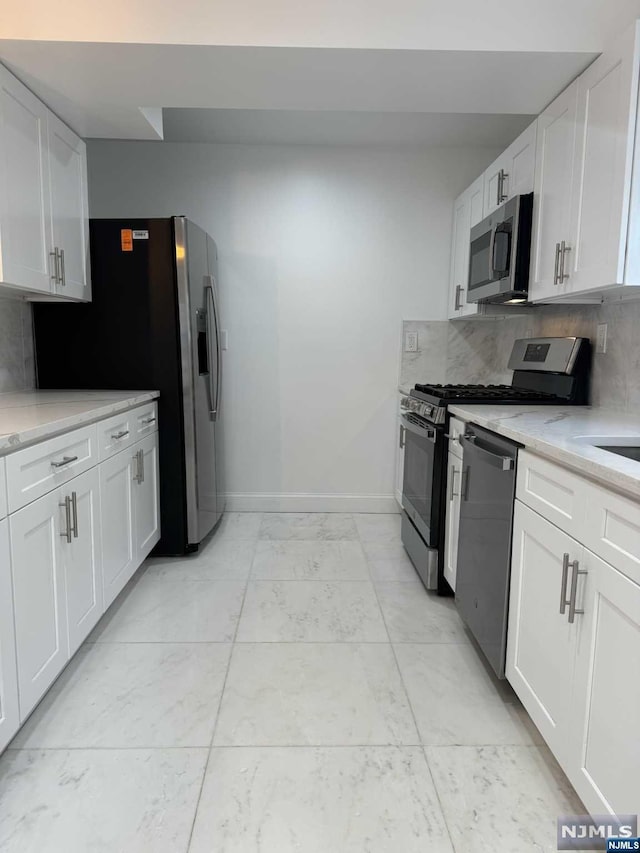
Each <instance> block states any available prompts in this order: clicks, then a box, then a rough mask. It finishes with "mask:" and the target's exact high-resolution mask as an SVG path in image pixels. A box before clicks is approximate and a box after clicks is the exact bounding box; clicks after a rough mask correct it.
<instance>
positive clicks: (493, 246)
mask: <svg viewBox="0 0 640 853" xmlns="http://www.w3.org/2000/svg"><path fill="white" fill-rule="evenodd" d="M497 231H498V226H497V225H494V226H493V228H492V229H491V239H490V240H489V278H490V279H493V270H494V266H493V256H494V253H495V251H496V233H497Z"/></svg>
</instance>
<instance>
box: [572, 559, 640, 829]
mask: <svg viewBox="0 0 640 853" xmlns="http://www.w3.org/2000/svg"><path fill="white" fill-rule="evenodd" d="M581 568H582V569H583V570H585V571H586V572H587V574H586V575H582V576H580V577H579V588H578V596H577V605H578V608H579V609H583V610H584V614H582V615H576V617H575V620H576V621H575V623H574V627H575V628H576V630H577V632H578V644H577V657H576V666H575V684H574V706H573V712H572V719H573V725H572V727H571V731H572V732H574V733H575V735H576V743H575V747H574V749H575V758H574V760H573V761H572V762H571V764H570V765H569V767H568V770H567V772H568V774H569V777H570V779H571V782H572V784H573V785H574V787H575V789H576V791H577V792H578V795H579V796H580V798H581V799H582V801H583V802H584V804H585V806H586V807H587V809H589V811H590V812H591V813H592V814H607V813H608V812H611V813H616V814H635V813H636V812H637V811H638V806H639V805H640V774H639V773H638V768H639V767H640V737H638V723H639V722H640V679H639V678H638V674H639V673H640V586H638V584H635V583H633V581H631V580H629V579H628V578H626V577H624V575H621V574H620V573H619V572H617V571H616V570H615V569H614V568H612V566H610V565H609V564H608V563H605V562H604V561H603V560H601V559H600V558H599V557H596V556H595V554H592V553H591V552H590V551H588V550H587V549H585V550H584V553H583V558H582V564H581Z"/></svg>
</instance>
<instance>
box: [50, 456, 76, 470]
mask: <svg viewBox="0 0 640 853" xmlns="http://www.w3.org/2000/svg"><path fill="white" fill-rule="evenodd" d="M77 461H78V457H77V456H63V457H62V459H61V460H60V461H59V462H52V463H51V467H52V468H62V466H63V465H69V464H71V462H77Z"/></svg>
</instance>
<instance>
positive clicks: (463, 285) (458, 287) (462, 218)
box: [448, 175, 484, 320]
mask: <svg viewBox="0 0 640 853" xmlns="http://www.w3.org/2000/svg"><path fill="white" fill-rule="evenodd" d="M483 193H484V176H483V175H481V176H480V177H479V178H478V179H477V180H476V181H474V183H473V184H471V186H470V187H467V189H466V190H465V191H464V192H463V193H461V194H460V195H459V196H458V198H457V199H456V201H455V203H454V205H453V234H452V240H451V269H450V274H449V315H448V316H449V319H450V320H453V319H455V318H457V317H467V316H471V315H473V314H477V313H478V306H477V304H476V303H468V302H467V282H468V279H469V248H470V237H471V228H472V227H473V225H477V224H478V222H480V221H481V220H482V201H483Z"/></svg>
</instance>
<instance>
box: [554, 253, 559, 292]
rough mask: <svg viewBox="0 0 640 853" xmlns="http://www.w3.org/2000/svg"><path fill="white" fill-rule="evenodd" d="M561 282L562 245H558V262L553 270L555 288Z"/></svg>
mask: <svg viewBox="0 0 640 853" xmlns="http://www.w3.org/2000/svg"><path fill="white" fill-rule="evenodd" d="M559 280H560V243H556V262H555V266H554V268H553V285H554V287H555V286H556V285H557V284H558V282H559Z"/></svg>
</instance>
